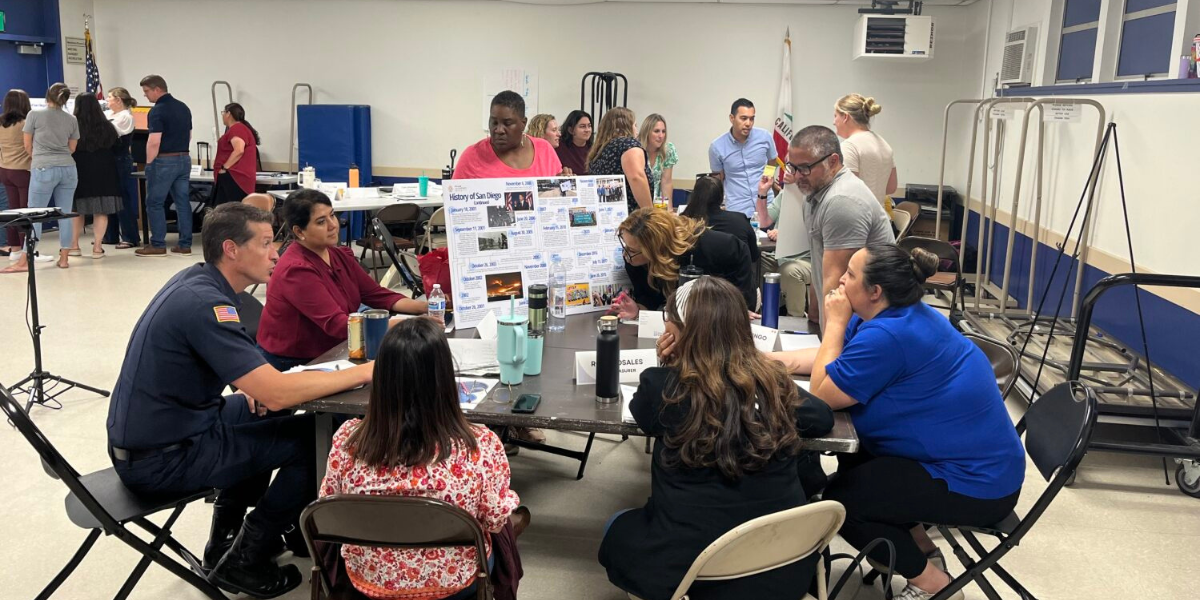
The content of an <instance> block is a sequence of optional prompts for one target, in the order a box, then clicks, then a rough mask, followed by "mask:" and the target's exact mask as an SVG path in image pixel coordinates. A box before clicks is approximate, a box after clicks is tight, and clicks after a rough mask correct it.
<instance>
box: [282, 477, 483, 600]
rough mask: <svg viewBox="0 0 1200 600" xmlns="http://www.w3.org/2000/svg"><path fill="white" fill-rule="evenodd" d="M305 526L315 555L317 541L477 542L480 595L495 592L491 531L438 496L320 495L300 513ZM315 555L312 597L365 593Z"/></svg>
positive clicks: (393, 544) (377, 544) (380, 544)
mask: <svg viewBox="0 0 1200 600" xmlns="http://www.w3.org/2000/svg"><path fill="white" fill-rule="evenodd" d="M300 529H301V531H302V532H303V533H304V542H305V544H307V545H308V552H309V554H310V555H311V556H314V557H319V556H321V555H320V554H318V553H317V547H316V542H327V543H334V544H352V545H355V546H368V547H372V548H403V549H422V548H451V547H461V546H474V547H475V556H476V564H475V582H476V589H477V594H476V597H477V598H478V599H479V600H488V599H490V598H491V597H492V582H491V579H490V578H489V575H488V568H487V549H486V548H487V546H486V543H485V540H486V538H485V537H484V536H486V535H487V534H486V533H485V532H484V531H483V528H482V527H480V526H479V522H477V521H476V520H475V517H473V516H471V515H470V514H468V513H467V512H466V511H464V510H463V509H461V508H459V507H457V506H455V505H453V504H450V503H447V502H442V501H441V500H435V499H433V498H418V497H405V496H367V495H357V494H336V495H333V496H326V497H324V498H319V499H317V500H316V501H314V502H313V503H312V504H309V505H308V507H307V508H305V509H304V512H303V513H302V514H301V515H300ZM321 562H322V561H321V560H319V559H317V560H314V561H313V568H312V598H313V600H321V599H322V598H333V597H336V598H365V596H363V595H361V594H358V593H357V590H355V589H354V586H352V585H351V584H350V582H349V580H348V578H346V577H341V578H338V583H337V585H336V586H334V585H332V584H331V583H330V581H331V580H330V577H329V573H328V572H327V571H326V569H325V568H324V565H322V564H321Z"/></svg>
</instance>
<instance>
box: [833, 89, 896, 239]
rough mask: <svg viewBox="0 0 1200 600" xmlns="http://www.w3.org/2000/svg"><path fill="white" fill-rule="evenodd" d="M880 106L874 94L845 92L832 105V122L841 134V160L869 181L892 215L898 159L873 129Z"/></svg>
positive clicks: (872, 190)
mask: <svg viewBox="0 0 1200 600" xmlns="http://www.w3.org/2000/svg"><path fill="white" fill-rule="evenodd" d="M881 110H883V107H882V106H880V105H879V103H878V102H876V101H875V99H874V98H864V97H863V96H862V95H861V94H850V95H848V96H842V98H841V99H840V100H838V101H837V103H836V104H835V105H834V107H833V126H834V127H835V128H836V129H837V134H838V137H840V138H842V164H844V165H845V166H846V168H847V169H850V172H852V173H854V174H855V175H857V176H858V178H859V179H861V180H863V183H865V184H867V187H868V188H870V189H871V193H872V194H875V199H876V200H879V203H880V204H881V205H883V208H884V210H886V211H887V213H888V216H889V217H890V216H891V214H892V207H891V205H890V204H889V203H888V201H887V198H888V196H889V195H890V194H893V193H895V192H896V186H897V183H896V162H895V160H894V159H893V155H892V147H891V146H890V145H889V144H888V143H887V141H886V140H884V139H883V137H882V136H880V135H879V134H878V133H875V132H874V131H871V117H873V116H875V115H877V114H879V111H881Z"/></svg>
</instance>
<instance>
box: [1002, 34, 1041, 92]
mask: <svg viewBox="0 0 1200 600" xmlns="http://www.w3.org/2000/svg"><path fill="white" fill-rule="evenodd" d="M1037 39H1038V37H1037V27H1025V28H1022V29H1017V30H1015V31H1010V32H1008V35H1007V36H1006V37H1005V39H1004V59H1003V61H1002V62H1001V63H1000V85H1003V86H1009V87H1013V86H1022V85H1032V84H1033V54H1034V52H1035V51H1036V50H1037Z"/></svg>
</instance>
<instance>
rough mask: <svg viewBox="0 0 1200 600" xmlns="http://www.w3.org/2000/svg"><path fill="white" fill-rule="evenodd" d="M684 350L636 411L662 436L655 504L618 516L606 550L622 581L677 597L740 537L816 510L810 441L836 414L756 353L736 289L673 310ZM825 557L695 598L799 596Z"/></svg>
mask: <svg viewBox="0 0 1200 600" xmlns="http://www.w3.org/2000/svg"><path fill="white" fill-rule="evenodd" d="M666 313H667V314H666V319H667V321H666V327H667V332H668V333H669V334H670V335H672V336H674V338H675V340H676V341H675V343H674V346H673V350H672V352H671V354H670V355H668V356H664V357H662V361H663V363H664V364H665V365H666V366H663V367H655V368H651V369H647V370H646V371H644V372H643V373H642V376H641V382H640V385H639V386H638V390H637V393H636V394H634V396H633V399H632V400H631V401H630V405H629V408H630V412H632V413H633V417H634V419H636V420H637V424H638V426H639V427H641V429H642V431H645V432H646V433H647V434H649V435H651V436H652V437H654V439H655V443H654V459H653V462H652V463H651V495H650V498H649V500H648V501H647V502H646V505H645V506H644V507H642V508H635V509H632V510H628V511H625V512H621V513H618V514H617V515H616V516H614V517H613V519H612V520H611V521H610V525H609V527H608V529H607V531H606V532H605V535H604V541H603V542H602V543H601V545H600V564H602V565H603V566H604V567H605V568H606V569H607V570H608V578H609V581H611V582H612V583H613V584H615V585H616V586H617V587H620V588H621V589H623V590H625V591H626V592H629V593H631V594H633V595H636V596H638V597H639V598H643V599H645V600H659V599H665V598H669V597H670V595H671V593H672V592H674V591H675V588H676V587H677V586H678V585H679V582H680V581H681V580H682V579H683V575H684V574H685V573H686V572H687V570H688V568H689V567H690V566H691V564H692V562H693V561H694V560H695V559H696V557H697V556H699V555H700V552H701V551H703V550H704V548H706V547H707V546H708V545H709V544H711V543H712V542H713V541H715V540H716V539H717V538H718V537H720V536H722V535H724V534H725V533H726V532H727V531H729V530H730V529H733V528H734V527H736V526H738V525H741V524H742V523H745V522H746V521H749V520H751V519H755V518H758V517H761V516H764V515H767V514H771V513H775V512H778V511H782V510H787V509H789V508H794V507H797V506H802V505H804V504H805V503H806V498H807V494H806V493H805V490H804V488H803V486H802V485H801V483H800V476H799V474H798V472H797V469H798V463H799V461H800V460H801V457H803V456H804V454H805V453H804V452H802V451H801V450H800V448H799V445H800V438H802V437H814V436H820V435H824V434H826V433H828V432H829V430H830V429H832V428H833V412H832V411H830V409H829V407H828V406H826V405H825V403H824V402H822V401H821V400H819V399H817V398H816V397H814V396H811V395H809V394H807V393H805V392H803V391H802V390H800V389H799V388H798V387H797V386H796V384H795V383H794V382H793V381H792V380H791V378H790V377H789V376H788V374H787V372H786V371H785V370H784V369H783V368H782V367H781V366H779V365H776V364H773V362H772V361H771V360H770V359H768V358H766V356H765V355H763V354H762V353H760V352H759V351H758V350H757V349H756V348H755V347H754V340H753V338H752V337H751V335H750V322H749V320H748V319H747V318H746V304H745V302H744V301H742V299H741V294H740V293H739V292H738V290H737V289H736V288H735V287H733V285H731V284H730V283H728V282H726V281H724V280H721V279H719V278H716V277H701V278H700V279H698V280H696V281H693V282H689V283H687V284H685V285H683V286H682V287H680V288H679V290H678V291H676V292H675V293H674V294H673V295H672V297H671V298H670V299H669V300H668V302H667V305H666ZM818 558H819V557H817V556H811V557H809V558H807V559H805V560H802V561H799V562H796V563H793V564H791V565H787V566H784V567H779V568H778V569H774V570H771V571H768V572H766V573H761V574H758V575H754V576H751V577H746V578H743V579H737V580H731V581H725V582H702V583H697V584H695V585H693V586H692V588H691V590H689V592H688V595H689V597H691V598H693V599H694V600H705V599H713V598H730V599H734V598H737V599H740V598H756V599H771V598H795V597H797V595H798V594H801V595H802V594H803V593H804V591H805V590H807V589H808V586H809V584H810V582H811V581H812V578H813V574H814V573H815V571H816V561H817V560H818Z"/></svg>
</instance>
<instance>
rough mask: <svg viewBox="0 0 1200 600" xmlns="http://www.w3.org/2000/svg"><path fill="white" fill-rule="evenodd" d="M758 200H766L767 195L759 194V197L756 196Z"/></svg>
mask: <svg viewBox="0 0 1200 600" xmlns="http://www.w3.org/2000/svg"><path fill="white" fill-rule="evenodd" d="M758 199H759V200H766V199H767V195H766V194H759V195H758Z"/></svg>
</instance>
